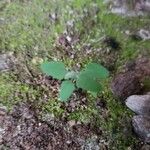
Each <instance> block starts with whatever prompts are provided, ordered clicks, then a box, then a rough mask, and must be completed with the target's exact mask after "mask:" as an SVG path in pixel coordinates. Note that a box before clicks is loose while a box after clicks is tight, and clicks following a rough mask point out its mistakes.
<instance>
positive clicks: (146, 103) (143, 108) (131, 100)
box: [126, 95, 150, 115]
mask: <svg viewBox="0 0 150 150" xmlns="http://www.w3.org/2000/svg"><path fill="white" fill-rule="evenodd" d="M126 105H127V107H128V108H130V109H131V110H132V111H134V112H135V113H136V114H139V115H150V95H132V96H130V97H128V98H127V100H126Z"/></svg>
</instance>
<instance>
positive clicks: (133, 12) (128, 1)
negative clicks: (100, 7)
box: [104, 0, 150, 16]
mask: <svg viewBox="0 0 150 150" xmlns="http://www.w3.org/2000/svg"><path fill="white" fill-rule="evenodd" d="M104 2H105V3H107V5H108V6H109V9H110V12H112V13H115V14H118V15H123V16H139V15H145V14H146V15H147V14H149V12H150V0H104Z"/></svg>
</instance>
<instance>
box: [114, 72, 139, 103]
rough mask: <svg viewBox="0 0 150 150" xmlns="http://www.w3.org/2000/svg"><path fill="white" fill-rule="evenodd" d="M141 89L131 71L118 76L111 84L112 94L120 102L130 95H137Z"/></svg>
mask: <svg viewBox="0 0 150 150" xmlns="http://www.w3.org/2000/svg"><path fill="white" fill-rule="evenodd" d="M141 88H142V87H141V84H140V82H139V79H138V77H137V76H136V75H135V73H134V72H133V71H129V72H126V73H121V74H119V75H118V76H116V77H115V79H114V80H113V81H112V84H111V89H112V92H113V94H114V95H115V96H116V97H118V98H120V99H122V100H125V99H126V98H127V97H129V96H130V95H134V94H138V93H139V92H140V91H141Z"/></svg>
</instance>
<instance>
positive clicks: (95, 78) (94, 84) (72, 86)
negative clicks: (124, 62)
mask: <svg viewBox="0 0 150 150" xmlns="http://www.w3.org/2000/svg"><path fill="white" fill-rule="evenodd" d="M41 69H42V72H43V73H45V74H46V75H48V76H52V77H53V78H55V79H58V80H62V84H61V87H60V93H59V98H60V100H61V101H64V102H65V101H67V100H68V98H69V97H70V96H71V94H72V93H73V92H74V90H76V89H78V88H81V89H83V90H86V91H89V92H90V93H91V94H93V95H95V96H96V95H97V93H98V92H99V91H101V90H102V85H101V81H102V80H104V79H106V78H107V77H108V76H109V72H108V70H107V69H106V68H105V67H103V66H102V65H100V64H97V63H89V64H88V65H87V66H86V68H84V69H83V70H81V71H80V72H77V71H68V70H67V69H66V68H65V65H64V63H62V62H60V61H50V62H43V63H42V64H41Z"/></svg>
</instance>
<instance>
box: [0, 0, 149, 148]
mask: <svg viewBox="0 0 150 150" xmlns="http://www.w3.org/2000/svg"><path fill="white" fill-rule="evenodd" d="M149 25H150V18H149V17H148V16H138V17H121V16H117V15H114V14H111V13H108V10H107V7H106V6H104V4H103V3H102V2H101V1H100V0H96V1H93V0H86V1H85V0H65V1H63V0H56V1H54V0H50V1H47V0H21V1H17V0H13V1H4V0H2V1H0V54H7V55H10V57H11V59H12V60H13V62H12V63H14V64H15V65H14V67H13V69H12V70H10V71H7V72H1V73H0V104H1V105H3V106H5V107H6V108H7V110H8V111H9V113H8V115H6V116H5V117H6V119H5V120H6V121H5V125H6V126H7V128H9V127H10V126H11V128H12V129H11V130H10V133H7V135H5V137H4V141H5V142H4V143H3V147H5V148H3V149H6V147H7V149H15V150H17V149H33V150H34V149H35V150H36V149H37V150H38V149H40V150H41V149H49V150H51V149H54V150H57V149H61V150H63V149H64V150H67V149H68V150H70V149H77V150H78V149H79V150H80V149H86V150H90V149H93V150H97V149H99V147H100V148H101V149H104V150H105V149H109V150H111V149H114V150H117V149H118V150H127V149H131V150H132V149H134V150H135V149H138V148H139V147H140V146H142V144H143V143H142V142H140V141H139V140H138V139H137V138H136V136H135V135H134V133H133V132H132V126H131V118H132V115H133V113H132V112H131V111H130V110H128V109H127V108H126V107H125V105H124V104H123V103H122V101H120V100H119V99H117V98H115V97H114V96H113V94H112V92H111V89H110V83H111V81H112V79H113V77H114V76H115V75H116V74H117V73H118V72H120V70H121V69H122V68H123V66H124V65H125V63H126V62H128V61H130V60H133V59H135V58H138V57H141V56H150V51H149V48H150V42H149V41H146V40H145V41H144V40H141V39H138V38H136V37H135V36H133V35H134V34H135V33H136V32H137V31H139V30H140V29H149ZM43 60H61V61H62V62H64V63H65V65H66V66H67V67H68V68H73V69H74V70H78V69H80V68H82V67H84V66H85V65H86V64H87V63H89V62H96V63H101V64H102V65H104V66H105V67H106V68H107V69H108V70H109V71H110V77H109V79H108V80H107V82H106V83H105V85H104V90H103V92H101V93H100V94H99V96H98V97H97V98H94V97H92V95H90V94H89V93H85V92H81V91H76V92H75V93H74V94H73V96H72V97H71V98H70V101H69V102H67V103H62V102H60V101H59V100H58V98H57V95H58V89H59V85H60V82H58V81H57V80H54V79H52V78H50V77H46V76H44V75H43V74H42V72H41V70H40V63H41V62H42V61H43ZM14 106H15V108H14ZM3 119H4V118H3ZM18 125H20V128H21V129H20V130H19V129H16V127H18ZM29 127H30V130H32V131H33V132H32V134H28V135H27V132H29V131H28V129H29ZM16 130H17V131H16ZM18 130H19V131H18ZM14 131H16V132H17V133H16V132H15V133H14ZM8 134H9V135H8ZM20 134H22V136H20ZM16 135H18V136H17V137H16ZM12 137H13V138H12ZM37 137H39V139H38V138H37ZM31 139H33V141H32V140H31ZM20 141H21V142H20ZM23 141H24V142H23ZM42 141H44V142H43V143H42ZM19 142H20V143H19ZM18 143H19V144H18ZM38 143H40V144H39V145H38ZM52 143H53V144H52ZM36 146H37V147H36Z"/></svg>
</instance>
